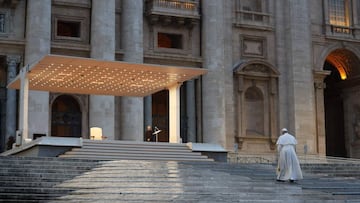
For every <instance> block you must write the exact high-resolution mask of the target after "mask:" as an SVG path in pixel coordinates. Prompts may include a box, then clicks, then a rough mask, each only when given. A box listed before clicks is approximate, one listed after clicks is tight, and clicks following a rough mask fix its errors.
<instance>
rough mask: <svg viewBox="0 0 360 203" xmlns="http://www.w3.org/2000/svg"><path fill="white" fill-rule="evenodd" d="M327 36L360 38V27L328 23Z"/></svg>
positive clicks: (350, 38)
mask: <svg viewBox="0 0 360 203" xmlns="http://www.w3.org/2000/svg"><path fill="white" fill-rule="evenodd" d="M326 36H327V37H335V38H341V39H345V40H346V39H348V40H353V39H360V29H359V28H358V27H353V26H341V25H331V24H326Z"/></svg>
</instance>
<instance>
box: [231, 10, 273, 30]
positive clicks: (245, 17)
mask: <svg viewBox="0 0 360 203" xmlns="http://www.w3.org/2000/svg"><path fill="white" fill-rule="evenodd" d="M234 24H235V25H238V26H240V25H254V26H264V27H271V15H270V14H269V13H263V12H256V11H246V10H238V11H235V17H234Z"/></svg>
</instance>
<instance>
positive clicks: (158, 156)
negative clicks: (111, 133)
mask: <svg viewBox="0 0 360 203" xmlns="http://www.w3.org/2000/svg"><path fill="white" fill-rule="evenodd" d="M59 157H61V158H77V159H93V160H116V159H120V160H126V159H129V160H167V161H171V160H173V161H214V160H213V159H209V158H208V157H207V156H204V155H202V154H201V153H200V152H192V151H191V150H190V149H189V148H188V147H187V146H186V144H172V143H159V142H156V143H154V142H130V141H119V140H104V141H97V140H84V141H83V146H82V147H81V148H73V149H72V150H71V151H68V152H66V153H64V154H62V155H59Z"/></svg>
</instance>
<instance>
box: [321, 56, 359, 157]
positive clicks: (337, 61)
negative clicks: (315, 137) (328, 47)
mask: <svg viewBox="0 0 360 203" xmlns="http://www.w3.org/2000/svg"><path fill="white" fill-rule="evenodd" d="M359 64H360V61H359V59H358V58H357V57H356V55H355V54H354V53H353V52H351V51H349V50H346V49H336V50H334V51H332V52H331V53H330V54H329V55H328V56H327V58H326V61H325V63H324V66H323V69H324V70H328V71H331V73H330V75H328V76H327V77H326V78H325V80H324V82H325V84H326V88H325V90H324V109H325V134H326V155H327V156H336V157H355V156H356V155H355V154H356V151H357V150H359V149H358V148H359V147H358V146H356V142H358V139H357V138H356V135H355V130H354V129H355V128H354V125H355V122H356V119H357V118H356V117H359V118H360V113H359V116H357V115H356V113H355V110H356V109H357V106H360V100H359V99H358V97H359V95H360V80H359V79H358V78H359V76H360V74H359V73H360V70H359V69H360V67H359ZM356 95H357V96H356ZM359 146H360V145H359ZM359 152H360V151H359Z"/></svg>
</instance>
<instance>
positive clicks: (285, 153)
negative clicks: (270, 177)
mask: <svg viewBox="0 0 360 203" xmlns="http://www.w3.org/2000/svg"><path fill="white" fill-rule="evenodd" d="M281 133H282V135H280V137H279V138H278V140H277V142H276V144H277V149H278V153H279V158H278V169H277V179H276V180H277V181H287V180H289V181H290V182H294V181H296V180H300V179H303V175H302V172H301V168H300V164H299V160H298V158H297V155H296V152H295V146H296V144H297V141H296V139H295V137H294V136H292V135H291V134H289V133H288V131H287V129H286V128H283V129H282V130H281Z"/></svg>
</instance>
